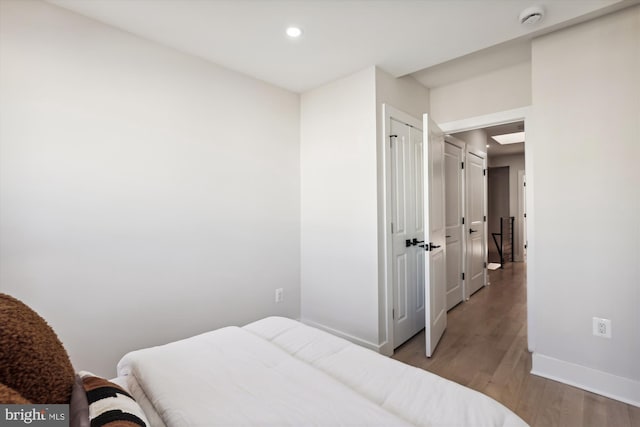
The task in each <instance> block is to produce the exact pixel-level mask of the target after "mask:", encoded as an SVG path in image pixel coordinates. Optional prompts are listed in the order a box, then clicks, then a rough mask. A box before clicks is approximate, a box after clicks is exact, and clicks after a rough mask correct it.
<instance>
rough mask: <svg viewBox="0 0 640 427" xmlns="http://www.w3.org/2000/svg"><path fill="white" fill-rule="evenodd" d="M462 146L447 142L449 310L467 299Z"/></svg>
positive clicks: (446, 193) (445, 157) (446, 222)
mask: <svg viewBox="0 0 640 427" xmlns="http://www.w3.org/2000/svg"><path fill="white" fill-rule="evenodd" d="M462 157H463V153H462V148H460V147H459V146H457V145H454V144H451V143H449V142H445V145H444V171H445V180H444V181H445V224H446V236H445V237H446V242H447V310H451V309H452V308H453V307H454V306H456V305H457V304H459V303H460V302H462V301H463V299H464V294H463V287H462V284H463V278H462V272H463V249H464V247H463V244H464V231H463V229H464V226H463V224H462V217H463V215H464V205H463V200H464V197H463V196H464V193H463V188H464V187H463V171H464V169H463V167H464V166H463V163H462V161H463V159H462Z"/></svg>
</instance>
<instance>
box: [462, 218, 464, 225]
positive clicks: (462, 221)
mask: <svg viewBox="0 0 640 427" xmlns="http://www.w3.org/2000/svg"><path fill="white" fill-rule="evenodd" d="M462 224H463V225H464V217H462Z"/></svg>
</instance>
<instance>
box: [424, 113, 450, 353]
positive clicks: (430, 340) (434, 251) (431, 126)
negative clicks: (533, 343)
mask: <svg viewBox="0 0 640 427" xmlns="http://www.w3.org/2000/svg"><path fill="white" fill-rule="evenodd" d="M423 129H424V141H425V142H424V150H423V154H424V165H425V168H426V172H427V173H425V174H424V188H426V189H427V201H428V203H427V206H428V208H427V209H424V241H425V244H423V245H422V246H423V247H424V249H425V254H426V256H425V262H424V265H425V280H426V284H425V341H426V354H427V357H431V356H432V355H433V352H434V350H435V348H436V346H437V345H438V342H439V341H440V338H441V337H442V334H443V333H444V330H445V328H446V326H447V296H446V286H447V285H446V269H447V264H446V242H445V235H446V234H445V229H446V224H445V178H444V172H445V165H444V135H443V133H442V131H441V130H440V129H439V128H438V127H437V126H436V124H435V123H434V122H433V121H431V120H430V119H429V117H428V115H427V114H425V115H424V116H423Z"/></svg>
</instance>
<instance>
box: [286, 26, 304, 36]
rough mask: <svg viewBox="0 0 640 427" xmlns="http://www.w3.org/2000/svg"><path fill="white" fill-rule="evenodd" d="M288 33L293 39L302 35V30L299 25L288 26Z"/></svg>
mask: <svg viewBox="0 0 640 427" xmlns="http://www.w3.org/2000/svg"><path fill="white" fill-rule="evenodd" d="M286 33H287V35H288V36H289V37H291V38H292V39H296V38H298V37H300V36H301V35H302V30H301V29H300V28H298V27H289V28H287V31H286Z"/></svg>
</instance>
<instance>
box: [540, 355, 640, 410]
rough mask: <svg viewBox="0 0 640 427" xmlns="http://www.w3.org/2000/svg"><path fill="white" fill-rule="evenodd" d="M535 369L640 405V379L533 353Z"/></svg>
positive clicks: (542, 373) (569, 382)
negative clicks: (634, 379)
mask: <svg viewBox="0 0 640 427" xmlns="http://www.w3.org/2000/svg"><path fill="white" fill-rule="evenodd" d="M532 361H533V367H532V369H531V373H532V374H534V375H538V376H540V377H544V378H549V379H550V380H554V381H560V382H562V383H565V384H569V385H572V386H574V387H578V388H581V389H583V390H587V391H590V392H593V393H597V394H600V395H602V396H606V397H609V398H611V399H615V400H619V401H621V402H624V403H628V404H629V405H633V406H638V407H640V381H633V380H630V379H628V378H624V377H619V376H617V375H612V374H609V373H606V372H602V371H598V370H596V369H592V368H587V367H585V366H581V365H576V364H574V363H569V362H565V361H564V360H559V359H555V358H553V357H549V356H544V355H542V354H538V353H534V354H533V358H532Z"/></svg>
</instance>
